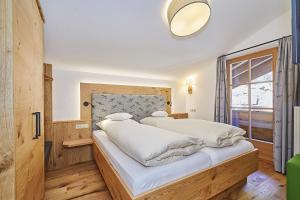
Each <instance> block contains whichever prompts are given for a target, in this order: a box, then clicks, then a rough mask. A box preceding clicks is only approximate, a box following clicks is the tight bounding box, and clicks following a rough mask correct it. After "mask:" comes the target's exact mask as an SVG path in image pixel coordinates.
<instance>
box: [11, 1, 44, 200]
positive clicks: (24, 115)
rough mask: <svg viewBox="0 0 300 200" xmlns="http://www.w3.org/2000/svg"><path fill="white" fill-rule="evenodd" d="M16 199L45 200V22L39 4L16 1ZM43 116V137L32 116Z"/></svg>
mask: <svg viewBox="0 0 300 200" xmlns="http://www.w3.org/2000/svg"><path fill="white" fill-rule="evenodd" d="M13 19H14V21H13V23H14V24H13V45H14V48H13V53H14V54H13V55H14V58H13V66H14V69H13V70H14V72H13V73H14V117H15V121H14V126H15V146H16V199H25V200H27V199H29V200H35V199H37V200H40V199H42V198H43V196H44V131H43V129H44V126H43V119H42V118H43V109H44V94H43V88H44V86H43V60H44V59H43V56H44V55H43V21H42V19H41V17H40V14H39V9H38V6H37V3H36V0H14V1H13ZM35 112H40V113H41V114H40V116H41V119H40V125H41V126H40V130H41V132H40V136H39V137H37V138H35V136H36V134H35V133H36V122H35V116H34V115H33V113H35Z"/></svg>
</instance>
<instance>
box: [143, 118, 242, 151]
mask: <svg viewBox="0 0 300 200" xmlns="http://www.w3.org/2000/svg"><path fill="white" fill-rule="evenodd" d="M141 123H142V124H147V125H150V126H155V127H158V128H162V129H165V130H169V131H174V132H177V133H181V134H184V135H190V136H193V137H198V138H200V139H201V140H204V142H205V144H206V146H209V147H225V146H230V145H233V144H234V143H235V142H237V141H239V140H243V139H244V137H243V135H244V134H245V133H246V132H245V131H244V130H243V129H241V128H238V127H235V126H231V125H228V124H222V123H217V122H211V121H206V120H200V119H176V120H175V119H172V118H155V117H147V118H145V119H142V120H141Z"/></svg>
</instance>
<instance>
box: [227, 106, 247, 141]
mask: <svg viewBox="0 0 300 200" xmlns="http://www.w3.org/2000/svg"><path fill="white" fill-rule="evenodd" d="M231 124H232V125H233V126H237V127H240V128H242V129H244V130H245V131H246V132H247V133H246V135H245V137H247V138H249V130H248V127H249V110H248V109H235V108H233V109H232V111H231Z"/></svg>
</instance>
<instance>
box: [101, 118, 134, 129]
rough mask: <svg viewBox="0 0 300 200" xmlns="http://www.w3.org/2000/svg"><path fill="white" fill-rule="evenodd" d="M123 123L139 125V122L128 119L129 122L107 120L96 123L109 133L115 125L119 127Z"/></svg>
mask: <svg viewBox="0 0 300 200" xmlns="http://www.w3.org/2000/svg"><path fill="white" fill-rule="evenodd" d="M123 123H126V124H128V123H134V124H139V123H138V122H136V121H134V120H132V119H127V120H123V121H113V120H111V119H105V120H103V121H100V122H98V123H96V125H97V126H98V127H99V128H100V129H102V130H104V131H107V130H108V129H109V128H113V127H114V126H115V125H118V124H123Z"/></svg>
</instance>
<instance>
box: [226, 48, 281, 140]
mask: <svg viewBox="0 0 300 200" xmlns="http://www.w3.org/2000/svg"><path fill="white" fill-rule="evenodd" d="M276 54H277V49H276V48H273V49H268V50H265V51H261V52H258V53H254V54H250V55H246V56H242V57H238V58H234V59H231V60H228V61H227V76H228V84H229V87H230V88H229V95H230V116H231V117H230V119H231V124H232V125H234V126H238V127H241V128H243V129H245V130H246V131H247V135H246V136H247V137H248V138H249V139H250V140H252V139H254V140H260V141H264V142H271V143H273V70H274V69H275V65H276V57H277V56H276Z"/></svg>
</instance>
